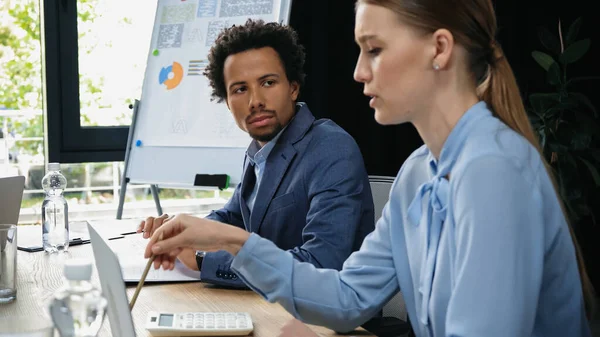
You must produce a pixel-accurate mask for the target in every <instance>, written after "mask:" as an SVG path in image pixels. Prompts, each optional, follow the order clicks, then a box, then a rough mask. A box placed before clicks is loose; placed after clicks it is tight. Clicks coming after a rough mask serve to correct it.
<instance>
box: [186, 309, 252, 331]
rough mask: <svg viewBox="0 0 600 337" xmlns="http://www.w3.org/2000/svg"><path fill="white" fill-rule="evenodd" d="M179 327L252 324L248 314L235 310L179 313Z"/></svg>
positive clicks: (219, 328)
mask: <svg viewBox="0 0 600 337" xmlns="http://www.w3.org/2000/svg"><path fill="white" fill-rule="evenodd" d="M178 316H179V317H178V318H179V328H184V329H218V330H225V329H246V328H248V327H249V325H250V323H249V322H250V319H251V318H250V317H249V316H248V314H244V313H235V312H219V313H198V312H197V313H182V314H178Z"/></svg>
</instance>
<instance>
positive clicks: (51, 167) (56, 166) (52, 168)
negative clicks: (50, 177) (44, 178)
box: [48, 163, 60, 171]
mask: <svg viewBox="0 0 600 337" xmlns="http://www.w3.org/2000/svg"><path fill="white" fill-rule="evenodd" d="M48 171H60V163H48Z"/></svg>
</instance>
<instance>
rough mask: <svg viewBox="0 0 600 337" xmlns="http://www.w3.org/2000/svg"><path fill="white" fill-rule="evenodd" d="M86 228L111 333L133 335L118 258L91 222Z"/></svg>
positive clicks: (129, 336)
mask: <svg viewBox="0 0 600 337" xmlns="http://www.w3.org/2000/svg"><path fill="white" fill-rule="evenodd" d="M88 230H89V233H90V240H91V242H92V249H93V251H94V260H95V261H96V269H97V271H98V277H99V278H100V285H101V286H102V294H103V295H104V297H106V300H107V302H108V309H107V315H108V320H109V321H110V328H111V331H112V335H113V336H122V337H135V328H134V326H133V320H132V317H131V312H130V311H129V303H128V301H127V291H126V289H125V282H124V281H123V275H122V273H121V266H120V264H119V259H118V257H117V255H116V254H115V253H114V251H113V250H112V249H111V248H110V246H109V245H108V241H107V240H106V239H104V238H103V237H102V236H100V234H98V232H97V231H96V230H95V229H94V226H93V225H92V224H89V223H88Z"/></svg>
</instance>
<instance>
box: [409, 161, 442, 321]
mask: <svg viewBox="0 0 600 337" xmlns="http://www.w3.org/2000/svg"><path fill="white" fill-rule="evenodd" d="M446 171H449V170H440V172H438V174H436V175H435V176H434V177H433V179H432V180H431V181H428V182H425V183H423V184H422V185H421V186H419V189H418V190H417V195H416V196H415V198H414V199H413V200H412V202H411V203H410V206H409V207H408V218H409V220H410V222H411V223H412V224H413V225H414V226H426V227H425V228H424V230H425V231H426V235H425V238H426V240H425V242H424V243H423V244H424V247H425V254H424V255H423V258H422V261H421V277H420V283H419V293H420V294H421V296H422V297H421V298H422V299H421V312H420V315H419V320H420V321H421V323H422V324H423V325H424V326H427V325H428V324H429V314H428V311H429V310H428V309H429V299H430V297H431V286H432V283H433V275H434V270H435V263H436V256H437V249H438V244H439V241H440V235H441V232H442V224H443V221H444V219H445V218H446V209H447V207H446V206H447V204H448V193H449V189H450V183H449V182H448V180H447V179H446V178H445V176H446V175H447V174H448V172H446ZM422 208H424V209H425V210H426V211H425V214H423V210H422Z"/></svg>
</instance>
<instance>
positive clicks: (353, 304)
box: [232, 206, 399, 332]
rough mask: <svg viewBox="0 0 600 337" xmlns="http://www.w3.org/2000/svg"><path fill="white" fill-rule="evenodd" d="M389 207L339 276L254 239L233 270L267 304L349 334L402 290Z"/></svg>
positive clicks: (265, 241) (241, 252)
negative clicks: (275, 304)
mask: <svg viewBox="0 0 600 337" xmlns="http://www.w3.org/2000/svg"><path fill="white" fill-rule="evenodd" d="M388 219H389V211H388V209H387V206H386V207H385V209H384V212H383V216H382V218H381V219H380V220H379V222H378V223H377V227H376V228H375V230H374V231H373V232H372V233H370V234H369V235H367V237H366V238H365V240H364V242H363V245H362V246H361V249H360V250H359V251H357V252H354V253H353V254H352V255H350V257H349V258H348V260H347V261H346V262H345V263H344V265H343V269H342V270H341V271H338V270H335V269H318V268H316V267H315V266H314V265H312V264H310V263H306V262H300V261H298V260H297V259H295V258H294V255H293V254H291V253H290V252H289V251H283V250H281V249H279V248H277V246H275V244H273V243H272V242H271V241H269V240H266V239H263V238H261V237H260V236H258V235H257V234H255V233H253V234H251V235H250V238H249V239H248V241H247V242H246V243H245V244H244V246H243V247H242V249H241V250H240V251H239V252H238V255H237V256H236V257H235V258H234V259H233V263H232V269H233V270H234V271H235V272H236V273H237V274H238V275H239V276H240V278H242V279H244V281H245V282H246V284H248V285H249V286H250V288H252V289H253V290H254V291H256V292H257V293H259V294H260V295H262V296H263V297H264V298H265V299H267V300H268V301H269V302H279V304H281V305H282V306H283V307H284V308H285V309H286V310H287V311H288V312H290V313H291V314H292V315H294V316H295V317H296V318H298V319H300V320H302V321H304V322H306V323H310V324H317V325H322V326H326V327H329V328H331V329H333V330H335V331H339V332H348V331H351V330H353V329H355V328H356V327H358V326H359V325H360V324H363V323H364V322H365V321H367V320H368V319H369V318H371V317H372V316H373V315H374V314H376V313H377V312H378V311H379V310H381V308H383V306H384V304H385V303H387V302H388V301H389V300H390V299H391V298H392V296H393V295H394V294H396V293H397V292H398V290H399V287H398V279H397V278H396V270H395V267H394V262H393V259H392V251H391V245H390V233H389V223H388Z"/></svg>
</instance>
